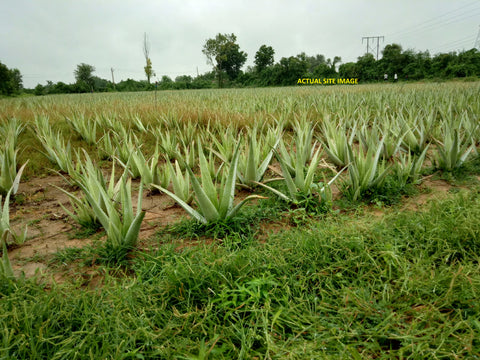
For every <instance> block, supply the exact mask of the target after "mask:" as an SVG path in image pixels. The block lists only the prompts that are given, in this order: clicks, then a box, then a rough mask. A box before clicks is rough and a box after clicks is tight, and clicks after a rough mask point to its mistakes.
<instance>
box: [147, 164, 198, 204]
mask: <svg viewBox="0 0 480 360" xmlns="http://www.w3.org/2000/svg"><path fill="white" fill-rule="evenodd" d="M167 168H168V169H170V170H169V172H170V174H171V175H172V187H173V193H174V194H175V195H176V196H177V197H178V198H179V199H180V200H182V201H183V202H185V203H186V204H188V205H190V204H191V203H192V201H193V192H192V189H191V187H190V174H189V172H188V171H185V174H184V173H183V171H182V169H181V167H180V164H179V163H178V161H177V160H175V168H174V167H173V165H172V163H170V162H169V163H167ZM155 185H159V188H160V187H162V188H166V187H167V186H164V185H160V184H155Z"/></svg>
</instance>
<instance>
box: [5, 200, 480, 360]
mask: <svg viewBox="0 0 480 360" xmlns="http://www.w3.org/2000/svg"><path fill="white" fill-rule="evenodd" d="M479 216H480V194H479V193H478V192H472V193H464V192H460V193H458V194H455V195H452V197H450V198H448V199H446V200H443V201H441V202H437V203H434V204H433V205H432V207H431V208H430V209H429V210H428V211H426V212H423V213H409V212H405V213H393V214H391V215H387V216H386V217H385V218H383V220H377V219H374V218H372V217H370V216H364V215H361V216H360V215H359V216H355V215H352V214H348V215H327V216H326V217H325V218H324V219H323V221H321V222H309V223H308V225H307V226H303V227H296V228H291V229H290V230H288V231H284V232H282V233H280V234H278V235H275V236H272V237H270V238H269V240H268V241H267V243H265V244H260V243H258V242H251V243H249V244H248V245H247V246H243V247H237V248H233V247H223V246H219V245H218V244H212V245H204V246H198V247H191V248H188V247H187V248H184V249H182V250H181V251H179V250H176V249H175V247H174V246H172V245H164V246H160V248H159V249H158V250H157V251H155V252H149V253H136V254H134V257H133V259H132V260H131V264H130V268H131V271H132V272H133V274H132V275H130V276H126V277H125V276H122V277H118V276H110V275H108V271H107V275H106V279H105V284H104V285H103V286H102V287H101V288H98V289H96V290H86V289H85V288H82V287H75V286H74V285H69V284H64V285H54V286H53V287H52V288H51V289H49V290H48V291H46V290H45V289H44V288H43V287H42V285H39V284H37V283H36V282H35V281H26V280H24V281H18V282H17V283H15V284H3V285H2V287H1V293H0V333H2V336H1V339H2V341H1V342H0V358H32V359H33V358H49V359H61V358H68V359H73V358H78V359H89V358H95V359H98V358H106V359H125V358H132V359H134V358H160V359H162V358H164V359H172V358H186V359H195V358H202V359H206V358H209V359H222V358H224V359H234V358H255V357H258V358H272V359H306V358H308V359H310V358H327V359H352V358H353V359H354V358H358V359H362V358H381V359H382V358H384V359H390V358H405V359H409V358H410V359H419V358H422V359H451V358H455V357H458V358H476V356H479V354H480V340H478V339H480V322H479V320H478V319H479V317H480V303H479V302H478V296H479V294H478V292H479V289H480V266H479V264H480V262H479V260H480V255H479V254H480V243H479V242H478V239H479V238H480V224H479V223H478V220H477V219H478V218H479ZM159 240H161V239H159ZM80 254H81V252H80V251H79V252H77V251H73V252H71V253H65V254H63V255H61V256H60V255H59V259H58V260H59V261H65V260H68V259H71V258H72V257H76V256H78V255H80ZM113 271H114V270H112V272H113ZM195 356H196V357H195Z"/></svg>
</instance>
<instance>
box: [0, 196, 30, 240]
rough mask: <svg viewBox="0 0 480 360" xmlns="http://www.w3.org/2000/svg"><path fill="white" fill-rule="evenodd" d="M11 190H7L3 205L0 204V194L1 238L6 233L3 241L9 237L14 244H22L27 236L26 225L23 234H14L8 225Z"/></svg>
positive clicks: (0, 201) (0, 197)
mask: <svg viewBox="0 0 480 360" xmlns="http://www.w3.org/2000/svg"><path fill="white" fill-rule="evenodd" d="M11 191H12V190H10V191H8V192H7V195H6V196H5V201H4V202H3V205H2V195H0V234H1V235H2V238H3V236H4V234H7V235H5V243H6V242H7V240H8V238H11V239H12V240H13V243H15V244H23V243H24V242H25V239H26V237H27V227H25V231H24V232H23V234H16V233H15V232H14V231H13V230H12V228H11V227H10V211H9V210H10V208H9V206H10V194H11Z"/></svg>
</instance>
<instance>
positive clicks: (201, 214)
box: [158, 145, 262, 224]
mask: <svg viewBox="0 0 480 360" xmlns="http://www.w3.org/2000/svg"><path fill="white" fill-rule="evenodd" d="M198 153H199V166H200V171H201V182H200V181H199V180H198V179H197V178H196V177H195V174H194V173H193V171H192V169H191V168H190V167H188V166H187V167H186V168H187V171H188V173H189V175H190V180H191V183H192V187H193V191H194V194H195V201H196V203H197V205H198V209H197V210H195V209H194V208H192V207H191V206H190V205H188V204H187V203H186V202H185V201H183V200H182V199H180V197H178V196H177V195H175V194H174V193H172V192H170V191H169V190H167V189H165V188H163V187H160V186H159V187H158V188H159V189H160V190H161V191H163V192H164V193H165V194H167V195H168V196H170V197H171V198H172V199H174V200H175V201H176V202H177V203H178V204H179V205H180V206H181V207H183V208H184V209H185V211H186V212H187V213H188V214H189V215H190V216H191V217H193V218H194V219H195V220H197V221H199V222H201V223H203V224H207V223H211V222H215V221H219V220H224V219H228V218H231V217H234V216H235V215H236V214H237V212H238V211H239V210H240V208H241V207H242V206H243V205H244V204H245V203H246V202H247V201H249V200H252V199H258V198H262V197H261V196H258V195H250V196H248V197H246V198H245V199H243V200H242V201H240V203H238V204H237V205H235V206H234V203H233V200H234V197H235V179H236V177H237V166H238V158H239V146H238V145H237V147H236V149H235V152H234V154H233V157H232V162H231V164H230V168H229V170H228V173H227V174H226V175H224V176H223V177H222V180H221V183H220V186H219V188H218V189H217V187H216V184H215V183H214V182H213V180H212V178H211V176H210V171H209V169H208V164H207V160H206V158H205V155H204V154H203V151H201V149H199V151H198Z"/></svg>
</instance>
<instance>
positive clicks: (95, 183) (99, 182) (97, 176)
mask: <svg viewBox="0 0 480 360" xmlns="http://www.w3.org/2000/svg"><path fill="white" fill-rule="evenodd" d="M83 154H84V161H82V160H81V158H80V154H79V153H77V166H76V168H75V170H74V171H72V172H71V173H70V180H67V179H66V180H67V181H68V182H69V183H70V184H71V185H76V186H79V187H80V188H82V189H83V192H84V193H85V192H88V193H89V194H90V197H89V198H87V197H86V196H83V197H82V196H78V195H77V194H75V193H72V192H69V191H67V190H64V189H62V188H60V187H57V189H59V190H60V191H62V192H63V193H65V194H66V195H67V196H68V197H69V199H70V203H71V206H72V208H73V211H70V210H68V209H66V208H65V207H64V206H63V205H62V204H60V205H61V206H62V208H63V209H64V211H65V212H66V213H67V214H68V215H69V216H70V217H71V218H72V219H73V220H75V221H76V222H77V223H79V224H80V225H81V226H83V227H86V228H97V227H98V225H99V224H100V223H99V219H98V217H97V215H96V213H95V211H94V208H93V205H92V203H91V201H92V200H93V202H95V204H100V205H99V206H101V207H103V210H105V211H106V207H105V206H104V205H103V204H104V202H103V200H102V196H101V190H103V191H105V192H106V194H107V195H108V196H109V198H110V200H111V201H114V202H115V201H117V200H118V196H119V195H118V194H119V191H120V185H121V183H120V181H118V182H115V162H114V163H113V166H112V172H111V175H110V180H109V182H108V183H107V181H106V179H105V177H104V176H103V174H102V172H101V170H100V169H99V168H98V167H97V166H96V165H95V164H94V163H93V161H92V159H91V158H90V156H88V154H87V152H86V151H85V150H84V151H83ZM123 176H125V173H124V174H123ZM123 176H122V177H123Z"/></svg>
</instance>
